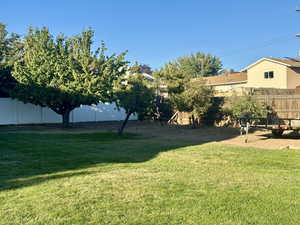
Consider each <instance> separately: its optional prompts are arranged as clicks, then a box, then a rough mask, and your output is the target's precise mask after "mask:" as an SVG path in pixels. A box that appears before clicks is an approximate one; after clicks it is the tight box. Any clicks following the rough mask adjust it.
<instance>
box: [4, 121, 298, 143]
mask: <svg viewBox="0 0 300 225" xmlns="http://www.w3.org/2000/svg"><path fill="white" fill-rule="evenodd" d="M120 123H121V121H117V122H99V123H78V124H73V126H72V128H69V129H63V128H61V126H60V125H38V126H2V127H0V133H1V132H13V133H15V132H22V133H88V132H107V131H108V132H116V131H117V129H118V127H119V126H120ZM125 132H131V133H138V134H142V135H145V136H146V137H147V138H152V137H153V138H154V137H155V138H166V139H168V140H170V141H172V139H181V140H192V141H193V142H194V143H199V144H202V143H219V144H226V145H237V146H244V147H256V148H269V149H300V135H295V134H291V133H287V134H285V135H283V136H282V137H281V138H274V137H273V136H272V134H271V132H270V131H264V130H257V131H253V130H252V132H251V133H250V134H249V135H248V143H245V137H244V136H240V135H239V134H240V132H239V129H237V128H217V127H201V128H198V129H191V128H190V127H189V126H169V125H166V124H165V125H164V126H162V125H161V124H160V123H156V122H139V121H130V122H129V123H128V126H127V127H126V129H125Z"/></svg>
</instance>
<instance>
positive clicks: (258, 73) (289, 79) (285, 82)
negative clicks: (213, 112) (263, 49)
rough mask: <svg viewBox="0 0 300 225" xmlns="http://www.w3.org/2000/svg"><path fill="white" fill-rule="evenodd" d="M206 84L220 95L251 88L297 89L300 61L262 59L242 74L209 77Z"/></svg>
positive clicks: (242, 71) (299, 83) (299, 84)
mask: <svg viewBox="0 0 300 225" xmlns="http://www.w3.org/2000/svg"><path fill="white" fill-rule="evenodd" d="M206 82H207V85H209V86H212V87H214V89H215V90H216V93H217V94H219V95H224V94H225V93H227V94H228V93H232V92H238V93H240V92H243V90H246V89H249V88H276V89H295V88H296V87H297V86H300V60H298V59H292V58H288V59H279V58H262V59H260V60H258V61H256V62H255V63H253V64H251V65H249V66H247V67H246V68H244V69H242V70H241V71H240V72H233V73H232V72H231V73H229V72H228V73H224V74H221V75H218V76H214V77H208V78H206ZM227 94H226V95H227Z"/></svg>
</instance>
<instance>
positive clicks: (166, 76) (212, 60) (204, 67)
mask: <svg viewBox="0 0 300 225" xmlns="http://www.w3.org/2000/svg"><path fill="white" fill-rule="evenodd" d="M221 69H222V63H221V60H220V59H219V58H218V57H216V56H213V55H211V54H204V53H201V52H198V53H196V54H192V55H190V56H183V57H180V58H178V59H176V60H175V61H173V62H170V63H167V64H166V65H165V66H164V67H163V68H162V69H160V70H159V71H156V73H155V77H156V78H157V79H158V80H160V81H161V82H164V83H165V85H167V86H168V92H169V93H181V92H183V91H184V90H185V85H186V84H187V83H188V82H189V80H190V79H192V78H202V77H208V76H215V75H218V74H219V73H220V71H221Z"/></svg>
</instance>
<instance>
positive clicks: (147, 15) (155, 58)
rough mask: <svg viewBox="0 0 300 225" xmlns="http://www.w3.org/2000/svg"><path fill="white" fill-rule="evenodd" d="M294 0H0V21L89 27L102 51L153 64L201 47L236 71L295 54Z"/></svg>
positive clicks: (22, 28) (13, 26)
mask: <svg viewBox="0 0 300 225" xmlns="http://www.w3.org/2000/svg"><path fill="white" fill-rule="evenodd" d="M297 5H298V6H299V8H300V1H297V0H285V1H283V0H251V1H241V0H226V1H223V0H222V1H221V0H219V1H216V0H214V1H213V0H211V1H206V0H106V1H103V0H98V1H97V0H85V1H82V0H60V1H59V0H48V1H45V0H44V1H42V0H27V1H21V0H19V1H3V2H1V13H0V21H1V22H3V23H5V24H6V25H7V27H8V30H9V31H13V32H17V33H20V34H26V31H27V29H28V26H29V25H33V26H47V27H49V29H50V30H51V32H52V33H54V34H58V33H60V32H63V33H64V34H66V35H68V36H70V35H74V34H77V33H79V32H81V31H82V30H83V29H85V28H88V27H91V28H93V29H94V30H95V41H96V43H97V42H100V41H101V40H103V41H104V42H105V43H106V45H107V47H108V49H109V51H110V52H116V53H120V52H122V51H124V50H128V51H129V52H128V55H127V56H128V60H130V61H132V62H134V61H138V62H140V63H145V64H148V65H150V66H151V67H153V68H159V67H160V66H162V65H163V64H165V63H167V62H168V61H171V60H174V59H176V58H177V57H179V56H183V55H189V54H190V53H193V52H197V51H201V52H205V53H212V54H214V55H217V56H219V57H220V58H221V60H222V62H223V65H224V68H227V69H230V68H233V69H236V70H239V69H241V68H243V67H245V66H247V65H248V64H250V63H252V62H254V61H255V60H257V59H259V58H261V57H270V56H272V57H287V56H288V57H297V52H298V50H300V39H297V38H296V37H295V34H296V33H300V13H296V12H295V9H296V7H297Z"/></svg>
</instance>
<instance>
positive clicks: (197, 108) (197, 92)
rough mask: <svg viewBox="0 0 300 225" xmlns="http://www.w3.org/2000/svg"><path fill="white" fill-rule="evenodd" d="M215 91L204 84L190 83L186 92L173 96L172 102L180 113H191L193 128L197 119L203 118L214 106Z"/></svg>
mask: <svg viewBox="0 0 300 225" xmlns="http://www.w3.org/2000/svg"><path fill="white" fill-rule="evenodd" d="M212 97H213V90H212V88H210V87H208V86H206V85H205V84H204V81H202V82H199V81H198V82H197V83H195V82H190V83H189V84H188V85H187V86H186V90H185V91H183V92H182V93H180V94H173V95H171V98H170V99H171V102H172V103H173V104H174V106H175V109H177V110H178V111H180V112H189V113H191V118H192V124H193V127H195V126H196V123H195V119H196V118H198V119H199V118H201V117H203V116H204V115H205V114H206V113H207V111H208V109H209V107H210V106H211V104H212Z"/></svg>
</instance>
